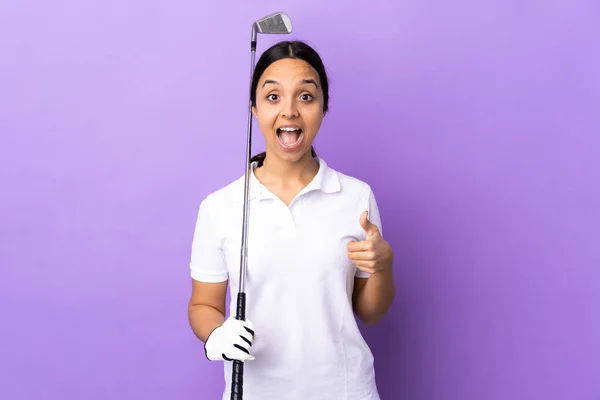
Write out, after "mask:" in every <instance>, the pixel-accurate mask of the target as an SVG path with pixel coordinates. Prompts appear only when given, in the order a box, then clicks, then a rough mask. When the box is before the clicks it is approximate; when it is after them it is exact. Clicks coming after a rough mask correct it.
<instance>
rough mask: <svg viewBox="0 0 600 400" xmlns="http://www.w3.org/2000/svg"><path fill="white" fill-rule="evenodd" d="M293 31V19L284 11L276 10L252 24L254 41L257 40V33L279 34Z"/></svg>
mask: <svg viewBox="0 0 600 400" xmlns="http://www.w3.org/2000/svg"><path fill="white" fill-rule="evenodd" d="M291 32H292V20H291V19H290V17H289V16H288V15H287V14H286V13H284V12H276V13H273V14H270V15H267V16H265V17H262V18H260V19H258V20H256V21H255V22H254V24H253V25H252V42H256V35H257V34H258V33H262V34H279V35H285V34H288V33H291Z"/></svg>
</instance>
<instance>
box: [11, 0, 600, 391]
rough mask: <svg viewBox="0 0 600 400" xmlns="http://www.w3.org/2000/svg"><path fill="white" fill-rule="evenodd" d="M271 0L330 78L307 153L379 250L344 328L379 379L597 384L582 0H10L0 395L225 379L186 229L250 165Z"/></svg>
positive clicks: (594, 34) (587, 19) (596, 198)
mask: <svg viewBox="0 0 600 400" xmlns="http://www.w3.org/2000/svg"><path fill="white" fill-rule="evenodd" d="M200 3H202V4H200ZM234 7H239V8H238V9H237V11H235V9H234ZM277 10H284V11H286V12H288V13H289V15H290V16H291V18H292V20H293V23H294V33H293V35H291V37H292V38H299V39H304V40H306V41H308V42H309V43H310V44H312V45H314V46H315V47H316V48H317V50H318V51H319V52H320V53H321V54H322V56H323V59H324V61H325V63H326V65H327V67H328V70H329V72H330V74H331V81H332V83H331V85H332V86H331V97H332V100H331V112H330V114H329V115H328V117H327V119H326V121H325V123H324V126H323V128H322V131H321V132H320V135H319V136H318V138H317V141H316V147H317V151H318V152H319V154H320V155H321V156H322V157H324V158H325V159H326V160H327V162H328V163H329V164H330V165H332V166H333V167H334V168H336V169H338V170H340V171H342V172H345V173H347V174H350V175H354V176H356V177H358V178H361V179H364V180H366V181H368V182H369V183H370V184H371V185H372V187H373V188H374V190H375V193H376V195H377V199H378V201H379V204H380V208H381V212H382V217H383V223H384V229H385V232H386V237H387V239H388V240H389V241H390V242H391V243H392V245H393V247H394V248H395V250H396V254H397V263H396V273H395V274H396V275H395V276H396V284H397V289H398V295H397V299H396V302H395V304H394V306H393V308H392V309H391V310H390V312H389V314H388V315H387V316H386V318H385V319H384V320H383V321H382V322H381V323H379V324H378V325H376V326H374V327H369V328H366V327H362V329H363V332H364V333H365V335H366V338H367V340H368V341H369V343H370V344H371V346H372V348H373V351H374V353H375V357H376V368H377V377H378V382H379V386H380V390H381V394H382V397H383V398H384V399H385V400H394V399H411V400H434V399H435V400H437V399H444V400H474V399H478V400H506V399H511V400H517V399H524V400H525V399H527V400H529V399H544V400H549V399H552V400H557V399H561V400H562V399H564V400H567V399H568V400H598V399H599V398H600V310H599V308H600V307H599V304H600V271H599V269H600V161H599V160H600V138H599V137H600V117H599V115H600V112H599V110H600V57H599V52H600V50H599V48H600V47H599V45H598V38H599V37H600V29H599V28H598V21H599V20H600V5H599V3H598V2H597V1H595V0H589V1H583V0H557V1H550V2H548V1H519V2H514V1H475V0H472V1H467V0H459V1H452V2H448V1H441V0H437V1H433V0H429V1H427V0H425V1H424V0H406V1H402V2H392V1H389V2H383V1H369V2H367V3H364V2H356V4H355V5H351V3H349V2H346V1H342V0H337V1H330V2H324V1H318V0H306V1H302V2H299V1H294V2H292V1H267V0H260V1H252V2H244V1H239V2H231V1H229V2H225V1H223V2H197V1H191V0H178V1H173V0H169V1H166V0H164V1H158V0H152V1H148V0H146V1H141V0H137V1H123V0H105V1H89V0H63V1H59V2H43V1H38V2H33V1H10V0H8V1H7V0H4V1H3V2H2V4H1V5H0V53H1V57H0V133H1V136H0V140H1V145H0V166H1V168H0V190H1V191H2V192H1V199H0V207H1V208H0V235H1V241H0V246H1V247H0V267H1V279H0V324H1V325H0V398H2V399H7V400H8V399H10V400H15V399H28V400H29V399H51V400H58V399H61V400H72V399H86V400H95V399H111V400H116V399H131V398H135V399H142V398H143V399H147V400H151V399H152V400H153V399H161V400H162V399H180V400H183V399H190V400H191V399H217V398H220V397H219V396H220V392H221V390H222V385H223V383H222V382H223V379H222V366H221V364H219V363H209V362H207V361H206V360H205V359H204V353H203V348H202V345H201V342H199V341H198V340H196V339H195V338H194V337H193V335H192V333H191V330H190V328H189V326H188V322H187V308H186V307H187V301H188V296H189V293H190V278H189V270H188V261H189V251H190V245H191V235H192V231H193V227H194V223H195V218H196V212H197V207H198V205H199V202H200V201H201V199H202V198H203V197H204V196H205V195H207V194H208V193H210V192H212V191H213V190H215V189H217V188H219V187H221V186H223V185H225V184H227V183H229V182H230V181H232V180H234V179H236V178H237V177H239V176H241V174H242V173H243V164H242V163H243V157H244V145H245V138H246V118H247V114H246V113H247V108H246V107H247V88H248V85H249V60H250V58H249V33H250V26H251V23H252V21H254V20H255V19H256V18H259V17H261V16H262V15H265V14H268V13H271V12H273V11H277ZM342 13H345V15H344V16H342V15H341V14H342ZM279 39H282V37H273V36H261V37H260V38H259V53H260V52H262V51H263V50H264V49H265V48H266V47H267V46H269V45H270V44H272V43H273V42H275V41H276V40H279ZM254 132H255V136H254V137H255V144H256V151H259V150H261V149H262V146H263V144H264V142H263V141H262V137H261V136H260V134H259V131H258V130H257V129H256V126H255V131H254ZM249 296H251V293H250V294H249Z"/></svg>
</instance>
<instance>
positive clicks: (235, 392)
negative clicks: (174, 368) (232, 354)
mask: <svg viewBox="0 0 600 400" xmlns="http://www.w3.org/2000/svg"><path fill="white" fill-rule="evenodd" d="M243 392H244V363H243V362H241V361H239V360H233V373H232V376H231V400H242V399H243V398H244V396H243Z"/></svg>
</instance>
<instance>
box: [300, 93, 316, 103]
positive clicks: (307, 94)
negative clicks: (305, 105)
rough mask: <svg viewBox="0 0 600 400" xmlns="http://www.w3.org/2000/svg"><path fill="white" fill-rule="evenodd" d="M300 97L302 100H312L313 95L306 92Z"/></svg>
mask: <svg viewBox="0 0 600 400" xmlns="http://www.w3.org/2000/svg"><path fill="white" fill-rule="evenodd" d="M300 98H301V99H302V101H311V100H312V99H313V97H312V95H311V94H309V93H304V94H303V95H302V96H300Z"/></svg>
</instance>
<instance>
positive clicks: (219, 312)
mask: <svg viewBox="0 0 600 400" xmlns="http://www.w3.org/2000/svg"><path fill="white" fill-rule="evenodd" d="M226 294H227V281H224V282H219V283H205V282H199V281H196V280H194V279H192V295H191V297H190V302H189V306H188V318H189V322H190V326H191V328H192V331H193V332H194V334H195V335H196V336H197V337H198V338H199V339H200V340H201V341H203V342H206V339H207V338H208V335H210V333H211V332H212V331H213V330H214V329H215V328H217V327H219V326H221V325H223V323H224V322H225V295H226Z"/></svg>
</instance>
